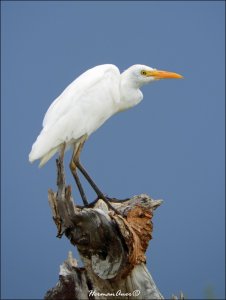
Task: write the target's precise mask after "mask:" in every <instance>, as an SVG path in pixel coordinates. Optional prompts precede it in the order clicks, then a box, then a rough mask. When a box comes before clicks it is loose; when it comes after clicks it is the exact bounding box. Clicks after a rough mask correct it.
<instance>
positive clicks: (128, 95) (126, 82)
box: [119, 71, 143, 111]
mask: <svg viewBox="0 0 226 300" xmlns="http://www.w3.org/2000/svg"><path fill="white" fill-rule="evenodd" d="M142 99H143V94H142V92H141V90H140V85H139V84H138V83H137V82H136V81H135V80H134V79H133V78H131V77H130V75H129V74H128V73H127V72H126V71H125V72H123V73H122V74H121V80H120V104H121V105H120V109H119V111H123V110H126V109H129V108H131V107H133V106H135V105H137V104H138V103H140V101H141V100H142Z"/></svg>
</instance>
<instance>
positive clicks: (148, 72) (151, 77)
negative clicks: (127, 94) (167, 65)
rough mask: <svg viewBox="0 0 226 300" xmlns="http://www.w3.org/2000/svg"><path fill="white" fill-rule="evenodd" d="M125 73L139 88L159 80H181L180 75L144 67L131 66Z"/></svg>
mask: <svg viewBox="0 0 226 300" xmlns="http://www.w3.org/2000/svg"><path fill="white" fill-rule="evenodd" d="M125 72H128V75H129V77H130V78H132V79H133V81H134V82H136V83H137V84H138V85H139V86H142V85H143V84H146V83H150V82H152V81H155V80H159V79H168V78H174V79H178V78H183V76H181V75H180V74H177V73H173V72H168V71H161V70H157V69H153V68H151V67H148V66H145V65H133V66H131V67H130V68H129V69H127V70H126V71H125Z"/></svg>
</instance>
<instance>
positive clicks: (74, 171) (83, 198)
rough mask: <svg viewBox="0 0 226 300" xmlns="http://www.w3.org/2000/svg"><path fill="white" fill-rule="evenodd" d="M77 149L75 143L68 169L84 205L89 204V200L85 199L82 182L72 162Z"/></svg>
mask: <svg viewBox="0 0 226 300" xmlns="http://www.w3.org/2000/svg"><path fill="white" fill-rule="evenodd" d="M77 150H78V147H76V145H75V149H74V151H73V155H72V158H71V162H70V169H71V173H72V175H73V177H74V179H75V182H76V184H77V187H78V190H79V193H80V195H81V197H82V201H83V203H84V205H85V206H86V205H88V204H89V202H88V201H87V198H86V195H85V192H84V189H83V187H82V184H81V182H80V179H79V177H78V173H77V170H76V164H75V162H74V158H75V157H76V153H77Z"/></svg>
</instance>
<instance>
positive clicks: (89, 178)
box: [73, 136, 120, 214]
mask: <svg viewBox="0 0 226 300" xmlns="http://www.w3.org/2000/svg"><path fill="white" fill-rule="evenodd" d="M85 141H86V136H84V138H82V139H81V140H80V144H79V146H78V149H77V151H76V154H75V156H74V157H73V159H74V160H73V162H74V164H75V165H76V167H77V168H78V169H79V171H80V172H81V173H82V174H83V176H84V177H85V178H86V180H87V181H88V182H89V184H90V185H91V187H92V188H93V189H94V191H95V192H96V194H97V196H98V198H100V199H102V200H103V201H104V202H105V203H106V204H107V206H108V207H109V208H110V209H112V210H113V211H114V212H116V213H117V214H120V213H119V212H118V211H117V209H115V208H114V207H113V206H112V205H111V204H110V202H109V201H108V200H107V198H106V197H105V195H104V194H103V193H102V192H101V190H100V189H99V188H98V186H97V185H96V184H95V182H94V181H93V180H92V178H91V177H90V176H89V174H88V173H87V171H86V170H85V169H84V167H83V166H82V165H81V163H80V160H79V157H80V153H81V151H82V148H83V146H84V144H85Z"/></svg>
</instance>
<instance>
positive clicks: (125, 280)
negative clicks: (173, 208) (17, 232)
mask: <svg viewBox="0 0 226 300" xmlns="http://www.w3.org/2000/svg"><path fill="white" fill-rule="evenodd" d="M62 163H63V162H62V160H61V159H59V160H58V161H57V168H58V177H57V185H58V191H57V193H54V192H53V191H51V190H49V194H48V196H49V204H50V207H51V209H52V215H53V219H54V221H55V224H56V226H57V229H58V233H57V236H58V237H61V236H62V235H63V234H65V235H66V237H67V238H68V239H69V240H70V242H71V243H72V244H73V245H75V246H76V247H77V249H78V251H79V254H80V257H81V259H82V261H83V263H84V267H83V268H78V267H77V265H76V263H75V260H74V259H73V258H72V256H71V254H70V257H69V258H68V260H67V261H65V262H64V264H63V266H62V267H61V271H60V281H59V282H58V284H57V285H56V287H55V288H53V289H51V290H50V291H48V292H47V293H46V295H45V299H92V298H93V299H94V298H95V299H113V298H114V297H116V296H117V299H163V296H162V295H161V293H160V292H159V290H158V288H157V286H156V285H155V283H154V281H153V279H152V277H151V274H150V273H149V272H148V270H147V268H146V265H145V263H146V256H145V252H146V250H147V247H148V243H149V240H150V239H151V238H152V229H153V224H152V217H153V212H154V210H155V209H156V208H157V207H158V206H159V205H160V204H161V202H162V200H153V199H151V198H150V197H149V196H147V195H144V194H143V195H139V196H134V197H133V198H131V199H128V200H126V201H122V202H120V201H111V204H112V206H113V207H115V208H116V209H117V211H119V212H120V214H116V213H115V211H112V210H109V208H108V206H107V205H106V203H105V202H104V201H103V200H101V199H98V200H97V201H95V202H94V203H93V205H90V206H89V207H85V208H81V207H79V206H76V205H75V204H74V201H73V199H72V197H71V189H70V187H68V186H65V177H64V171H63V165H62Z"/></svg>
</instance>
